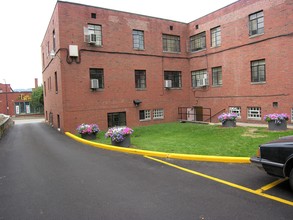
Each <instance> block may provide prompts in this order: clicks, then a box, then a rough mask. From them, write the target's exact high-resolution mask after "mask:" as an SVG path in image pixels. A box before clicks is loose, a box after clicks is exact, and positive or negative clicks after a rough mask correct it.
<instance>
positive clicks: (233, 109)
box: [229, 106, 241, 118]
mask: <svg viewBox="0 0 293 220" xmlns="http://www.w3.org/2000/svg"><path fill="white" fill-rule="evenodd" d="M229 112H230V113H235V114H237V118H241V107H237V106H231V107H229Z"/></svg>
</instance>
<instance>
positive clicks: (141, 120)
mask: <svg viewBox="0 0 293 220" xmlns="http://www.w3.org/2000/svg"><path fill="white" fill-rule="evenodd" d="M139 121H140V122H147V121H151V119H140V120H139Z"/></svg>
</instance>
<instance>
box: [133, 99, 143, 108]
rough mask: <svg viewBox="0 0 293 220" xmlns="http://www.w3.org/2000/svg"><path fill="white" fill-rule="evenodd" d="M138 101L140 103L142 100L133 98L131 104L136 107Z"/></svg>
mask: <svg viewBox="0 0 293 220" xmlns="http://www.w3.org/2000/svg"><path fill="white" fill-rule="evenodd" d="M140 103H142V101H140V100H139V99H134V100H133V104H134V105H135V106H136V107H138V106H139V104H140Z"/></svg>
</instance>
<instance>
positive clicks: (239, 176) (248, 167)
mask: <svg viewBox="0 0 293 220" xmlns="http://www.w3.org/2000/svg"><path fill="white" fill-rule="evenodd" d="M149 159H155V160H157V161H158V162H160V161H162V163H164V162H166V164H167V165H168V164H169V165H170V166H172V165H174V168H177V169H180V170H182V171H183V172H189V173H191V174H194V175H199V176H202V177H203V178H208V179H210V180H211V181H216V182H218V183H219V184H225V185H228V186H230V187H235V188H238V189H239V190H244V191H247V192H248V193H255V194H258V195H260V196H264V197H266V198H268V199H272V200H275V201H278V202H281V203H285V204H288V205H291V206H293V196H292V195H293V191H292V190H291V188H290V185H289V181H288V179H279V178H277V177H273V176H270V175H268V174H266V173H265V172H264V171H263V170H260V169H258V168H257V167H256V166H254V165H253V164H233V163H210V162H198V161H184V160H174V159H156V158H150V157H149Z"/></svg>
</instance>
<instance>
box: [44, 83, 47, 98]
mask: <svg viewBox="0 0 293 220" xmlns="http://www.w3.org/2000/svg"><path fill="white" fill-rule="evenodd" d="M46 93H47V89H46V82H44V95H45V97H46Z"/></svg>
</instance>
